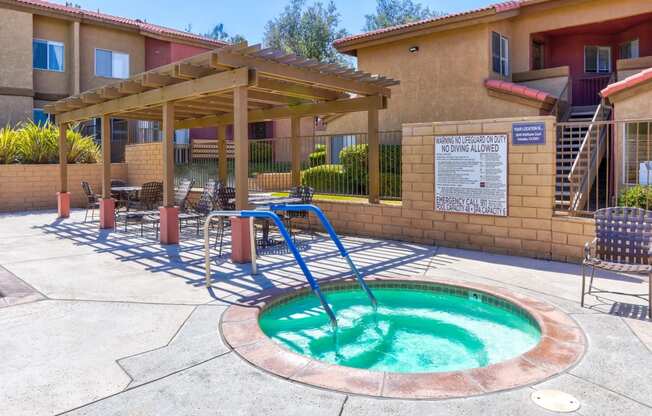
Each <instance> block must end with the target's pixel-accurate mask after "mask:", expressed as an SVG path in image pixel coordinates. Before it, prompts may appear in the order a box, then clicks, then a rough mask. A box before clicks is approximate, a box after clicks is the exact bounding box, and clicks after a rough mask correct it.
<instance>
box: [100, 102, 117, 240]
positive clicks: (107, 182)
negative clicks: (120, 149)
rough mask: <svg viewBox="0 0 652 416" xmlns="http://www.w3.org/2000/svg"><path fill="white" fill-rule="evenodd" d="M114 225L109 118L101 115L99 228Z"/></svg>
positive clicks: (107, 227)
mask: <svg viewBox="0 0 652 416" xmlns="http://www.w3.org/2000/svg"><path fill="white" fill-rule="evenodd" d="M114 226H115V201H114V200H113V198H111V118H110V117H109V116H107V115H103V116H102V198H101V199H100V228H101V229H103V230H104V229H109V228H113V227H114Z"/></svg>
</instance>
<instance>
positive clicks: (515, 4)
mask: <svg viewBox="0 0 652 416" xmlns="http://www.w3.org/2000/svg"><path fill="white" fill-rule="evenodd" d="M542 1H545V0H511V1H504V2H501V3H495V4H491V5H489V6H485V7H481V8H478V9H473V10H468V11H464V12H460V13H452V14H447V15H444V16H437V17H431V18H429V19H425V20H419V21H416V22H409V23H405V24H402V25H397V26H391V27H386V28H382V29H378V30H373V31H371V32H365V33H360V34H357V35H351V36H347V37H344V38H340V39H337V40H336V41H335V42H333V45H335V47H343V46H345V45H346V44H348V43H351V42H355V41H359V40H366V39H369V40H371V39H374V38H377V37H382V35H385V34H390V33H391V32H399V31H401V32H404V31H408V32H409V31H412V30H418V29H421V27H422V26H427V25H429V24H431V23H437V22H445V21H446V20H448V19H452V18H456V17H462V16H468V17H469V18H473V17H475V16H474V15H475V14H482V13H483V12H491V11H493V12H494V13H503V12H507V11H510V10H515V9H518V8H520V7H522V6H524V5H527V4H528V3H540V2H542Z"/></svg>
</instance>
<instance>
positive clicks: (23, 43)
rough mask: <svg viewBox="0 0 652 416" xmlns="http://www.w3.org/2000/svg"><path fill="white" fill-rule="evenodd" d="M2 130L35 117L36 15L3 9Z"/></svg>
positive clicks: (0, 54)
mask: <svg viewBox="0 0 652 416" xmlns="http://www.w3.org/2000/svg"><path fill="white" fill-rule="evenodd" d="M0 63H1V64H0V126H3V127H4V126H5V125H6V124H14V123H17V122H19V121H22V120H25V119H27V118H29V117H31V115H32V94H33V89H34V85H33V76H32V15H31V14H30V13H23V12H18V11H14V10H8V9H0Z"/></svg>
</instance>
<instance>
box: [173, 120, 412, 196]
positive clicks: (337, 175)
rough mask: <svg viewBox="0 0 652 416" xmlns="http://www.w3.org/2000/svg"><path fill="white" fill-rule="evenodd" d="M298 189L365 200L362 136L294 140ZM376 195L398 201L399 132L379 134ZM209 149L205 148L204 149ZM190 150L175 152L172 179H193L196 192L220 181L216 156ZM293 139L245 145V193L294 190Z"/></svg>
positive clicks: (188, 147)
mask: <svg viewBox="0 0 652 416" xmlns="http://www.w3.org/2000/svg"><path fill="white" fill-rule="evenodd" d="M298 140H299V141H300V146H299V154H298V157H299V165H300V170H301V183H302V184H304V185H308V186H311V187H313V188H314V189H315V192H316V193H319V194H332V195H343V196H361V197H363V196H366V195H368V186H369V162H368V161H369V148H368V143H367V135H366V133H352V134H337V135H319V136H304V137H300V138H299V139H298ZM379 141H380V171H381V173H380V193H381V198H383V199H400V197H401V132H400V131H386V132H380V134H379ZM227 144H228V150H227V167H228V169H227V170H228V172H227V176H228V179H227V182H228V183H229V184H231V185H232V184H233V183H234V168H235V162H234V159H233V143H232V142H231V141H227ZM202 145H203V146H207V145H206V143H203V144H202ZM195 146H196V144H193V145H177V146H176V147H175V161H176V177H177V180H179V179H180V178H182V177H193V178H194V179H195V183H196V184H197V186H201V185H203V183H204V182H205V181H206V180H208V179H209V178H216V177H218V151H217V142H216V141H215V143H214V147H215V150H214V151H206V150H205V149H204V150H202V151H201V152H199V151H198V150H197V149H196V148H195ZM292 157H293V155H292V139H290V138H287V137H281V138H274V139H262V140H250V141H249V166H248V171H249V189H250V190H251V191H258V192H282V191H287V190H288V189H289V188H290V187H291V185H292Z"/></svg>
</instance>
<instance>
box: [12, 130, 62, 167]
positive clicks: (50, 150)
mask: <svg viewBox="0 0 652 416" xmlns="http://www.w3.org/2000/svg"><path fill="white" fill-rule="evenodd" d="M17 134H18V149H19V154H20V157H19V159H20V162H21V163H34V164H44V163H57V162H58V161H59V145H58V141H59V130H58V129H57V128H56V127H55V126H53V125H52V124H50V123H47V124H45V125H39V124H36V123H34V122H33V121H29V122H27V123H23V124H21V125H20V127H19V128H18V130H17Z"/></svg>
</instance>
